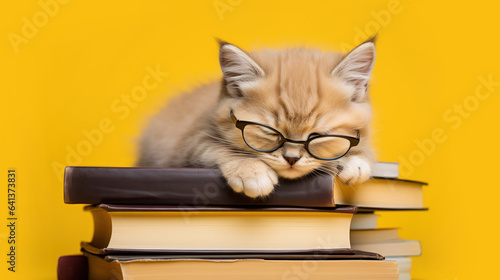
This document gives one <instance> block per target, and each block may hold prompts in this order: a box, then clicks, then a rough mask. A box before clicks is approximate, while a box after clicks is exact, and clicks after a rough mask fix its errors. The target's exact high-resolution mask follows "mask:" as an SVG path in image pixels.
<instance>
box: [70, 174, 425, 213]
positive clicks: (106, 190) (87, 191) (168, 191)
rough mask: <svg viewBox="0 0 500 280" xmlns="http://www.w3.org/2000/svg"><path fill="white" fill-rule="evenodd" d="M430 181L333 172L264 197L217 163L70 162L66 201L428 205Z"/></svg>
mask: <svg viewBox="0 0 500 280" xmlns="http://www.w3.org/2000/svg"><path fill="white" fill-rule="evenodd" d="M423 185H425V183H422V182H416V181H408V180H401V179H394V178H374V179H371V180H369V181H368V182H366V183H363V184H360V185H355V186H347V185H345V184H343V183H341V182H339V181H338V180H336V179H335V177H333V176H331V175H328V174H317V175H310V176H306V177H304V178H300V179H297V180H281V181H280V182H279V184H278V186H277V187H276V189H275V191H274V192H273V193H271V194H270V195H269V196H267V197H264V198H255V199H254V198H250V197H247V196H245V195H243V194H240V193H235V192H234V191H233V190H232V189H231V188H230V187H229V186H227V184H226V181H225V179H224V178H223V177H222V175H221V173H220V172H219V170H217V169H207V168H140V167H76V166H68V167H66V172H65V179H64V202H65V203H69V204H78V203H80V204H100V203H108V204H130V205H131V204H136V205H153V204H158V205H177V206H236V205H237V206H295V207H334V206H336V205H337V204H338V205H353V206H360V207H370V208H380V209H382V208H389V209H422V208H423V207H424V206H423V195H422V186H423Z"/></svg>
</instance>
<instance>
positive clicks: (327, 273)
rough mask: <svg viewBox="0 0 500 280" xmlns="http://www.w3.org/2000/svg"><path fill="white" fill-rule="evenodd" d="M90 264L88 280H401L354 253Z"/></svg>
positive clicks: (378, 261) (392, 265) (106, 259)
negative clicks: (298, 256) (304, 279)
mask: <svg viewBox="0 0 500 280" xmlns="http://www.w3.org/2000/svg"><path fill="white" fill-rule="evenodd" d="M84 254H85V256H87V258H88V261H89V276H90V277H89V279H94V280H101V279H120V280H127V279H134V280H143V279H144V280H160V279H173V280H175V279H179V280H180V279H182V280H190V279H193V280H195V279H196V280H198V279H207V280H210V279H214V280H233V279H240V280H245V279H248V280H254V279H260V280H271V279H273V280H274V279H296V278H297V279H302V278H299V277H304V276H307V279H309V280H327V279H337V280H352V279H363V280H382V279H383V280H397V279H399V270H398V266H397V263H396V262H394V261H383V257H382V256H381V255H378V254H374V253H368V252H361V251H355V252H353V253H352V254H347V255H346V254H341V255H336V254H323V255H321V254H309V255H303V256H302V257H301V258H288V255H287V254H284V255H280V256H278V257H276V255H274V254H269V255H266V254H262V255H260V256H253V255H250V256H248V255H240V256H220V255H212V256H207V255H202V256H199V255H187V256H186V255H179V256H176V255H167V256H165V255H149V256H140V255H139V256H138V255H106V256H97V255H94V254H90V253H88V252H85V251H84Z"/></svg>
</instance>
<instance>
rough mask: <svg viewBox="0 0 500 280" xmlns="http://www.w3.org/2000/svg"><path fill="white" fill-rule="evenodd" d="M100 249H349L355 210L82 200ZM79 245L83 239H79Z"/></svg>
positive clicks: (105, 251) (164, 251) (110, 251)
mask: <svg viewBox="0 0 500 280" xmlns="http://www.w3.org/2000/svg"><path fill="white" fill-rule="evenodd" d="M85 210H87V211H89V212H90V213H91V214H92V217H93V220H94V236H93V238H92V241H91V242H90V245H92V246H94V247H96V248H98V249H99V251H95V250H94V251H92V250H90V251H92V252H94V253H98V254H99V253H101V254H118V253H137V254H139V253H141V252H142V253H143V252H144V251H148V252H154V253H156V254H169V253H172V252H177V253H186V252H187V253H192V252H198V253H201V252H206V251H210V252H213V251H218V252H233V251H238V252H254V251H263V250H267V251H273V252H286V253H291V251H294V252H295V253H299V252H302V253H303V252H308V251H311V250H312V251H318V250H342V251H346V250H347V251H348V250H349V249H350V246H351V245H350V240H349V234H350V223H351V219H352V216H353V214H354V213H355V211H356V208H354V207H343V208H321V209H315V208H303V207H301V208H291V207H288V208H286V207H281V208H280V207H271V208H234V207H173V206H170V207H169V206H143V205H107V204H100V205H97V206H87V207H85ZM83 247H84V248H85V247H86V246H85V243H84V244H83Z"/></svg>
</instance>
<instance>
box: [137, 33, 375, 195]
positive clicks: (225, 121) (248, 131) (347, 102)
mask: <svg viewBox="0 0 500 280" xmlns="http://www.w3.org/2000/svg"><path fill="white" fill-rule="evenodd" d="M374 59H375V45H374V40H368V41H366V42H365V43H363V44H361V45H359V46H358V47H356V48H355V49H353V50H352V51H351V52H349V53H348V54H345V55H343V54H339V53H335V52H321V51H319V50H314V49H305V48H292V49H286V50H261V51H258V52H251V53H248V52H246V51H244V50H242V49H240V48H238V47H236V46H234V45H231V44H228V43H225V42H221V43H220V52H219V61H220V66H221V70H222V73H223V79H222V82H219V83H212V84H207V85H205V86H202V87H200V88H198V89H196V90H194V91H192V92H191V93H189V94H185V95H183V96H181V97H180V98H177V99H174V100H173V101H172V102H170V104H169V105H168V106H167V107H166V108H165V109H163V110H162V111H161V112H160V113H159V114H158V115H156V116H155V117H154V118H153V119H152V120H151V123H150V124H149V126H148V127H147V128H146V129H145V131H144V133H143V135H142V137H141V139H140V147H139V154H140V156H139V160H138V163H137V165H138V166H159V167H186V166H193V167H217V168H219V169H220V170H221V172H222V174H223V176H224V177H225V178H226V179H227V182H228V184H229V186H231V187H232V188H233V190H234V191H236V192H243V193H244V194H246V195H247V196H250V197H258V196H266V195H268V194H270V193H271V192H272V191H273V189H274V186H275V185H276V184H277V183H278V177H284V178H299V177H301V176H304V175H307V174H309V173H311V172H314V171H315V170H319V171H325V172H329V173H332V174H337V175H338V176H339V177H340V179H341V180H343V181H345V182H347V183H349V184H356V183H360V182H363V181H365V180H367V179H368V178H369V176H370V173H371V164H372V162H373V158H374V154H373V150H372V149H371V147H370V145H369V141H368V137H369V125H370V121H371V107H370V104H369V101H368V94H367V84H368V80H369V78H370V74H371V72H372V68H373V63H374ZM237 126H238V127H237ZM325 135H333V136H325ZM357 139H359V144H357V142H358V141H357ZM356 144H357V145H356ZM349 148H350V149H349ZM345 152H347V153H346V154H345V155H344V153H345ZM337 157H338V158H337Z"/></svg>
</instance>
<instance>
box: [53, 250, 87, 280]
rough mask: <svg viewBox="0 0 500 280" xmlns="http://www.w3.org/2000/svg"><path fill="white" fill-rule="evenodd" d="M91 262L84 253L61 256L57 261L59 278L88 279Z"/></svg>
mask: <svg viewBox="0 0 500 280" xmlns="http://www.w3.org/2000/svg"><path fill="white" fill-rule="evenodd" d="M88 274H89V264H88V261H87V257H85V256H84V255H67V256H61V257H59V260H58V262H57V280H88V279H89V276H88Z"/></svg>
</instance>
